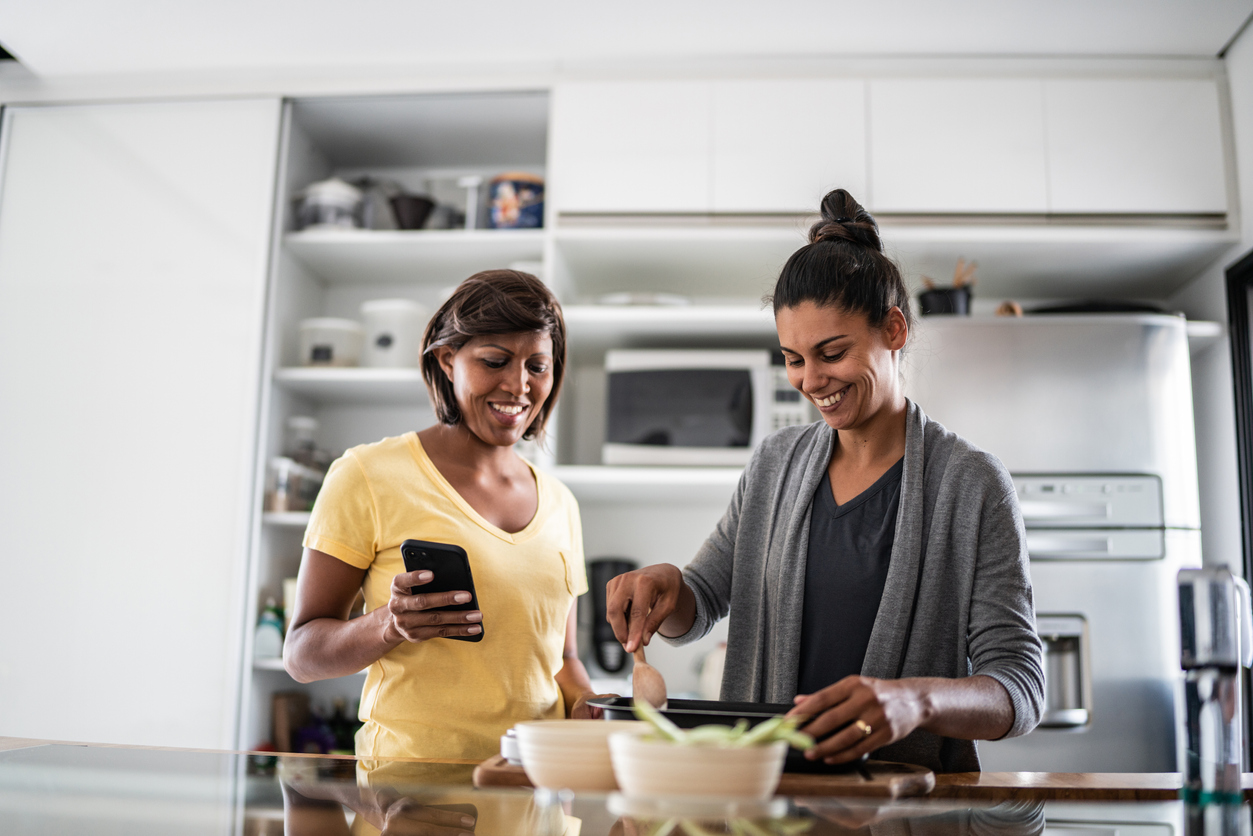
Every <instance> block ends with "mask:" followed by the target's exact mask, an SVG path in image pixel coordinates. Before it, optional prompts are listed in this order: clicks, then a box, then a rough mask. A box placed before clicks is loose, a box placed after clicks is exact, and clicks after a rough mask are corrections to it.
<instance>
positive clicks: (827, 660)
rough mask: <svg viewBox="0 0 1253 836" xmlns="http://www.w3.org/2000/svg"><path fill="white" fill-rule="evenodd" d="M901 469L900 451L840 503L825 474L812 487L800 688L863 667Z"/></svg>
mask: <svg viewBox="0 0 1253 836" xmlns="http://www.w3.org/2000/svg"><path fill="white" fill-rule="evenodd" d="M904 468H905V460H904V459H903V458H902V459H901V460H900V461H898V462H897V463H896V464H894V465H892V466H891V467H890V468H888V470H887V472H886V473H884V474H883V475H882V476H880V477H879V479H878V481H876V482H875V483H874V484H873V485H871V486H870V487H869V488H867V489H866V490H865V491H863V492H862V493H861V494H859V495H858V496H856V497H854V498H853V499H850V500H849V501H848V502H845V503H844V504H843V505H837V504H836V502H835V497H834V496H833V495H832V493H831V477H830V476H829V475H827V474H823V477H822V482H821V483H820V484H819V485H818V489H817V490H816V491H814V500H813V509H812V511H811V513H810V522H809V551H808V553H807V557H806V559H805V602H804V611H803V613H802V618H801V654H800V667H799V669H798V671H797V673H798V676H797V693H800V694H812V693H813V692H814V691H817V690H819V689H822V688H825V687H826V686H828V685H831V684H832V683H835V682H839V681H840V680H841V679H843V678H844V677H846V676H849V675H851V674H859V673H861V666H862V662H863V661H864V659H865V657H866V646H867V645H868V644H869V643H870V631H871V630H872V629H873V628H874V620H875V616H876V615H877V614H878V612H879V599H880V598H882V597H883V585H884V583H885V582H886V581H887V577H888V563H889V562H890V560H891V557H892V543H893V542H894V541H895V539H896V512H897V510H898V509H899V507H900V501H901V473H902V472H903V471H904Z"/></svg>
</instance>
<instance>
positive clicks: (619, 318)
mask: <svg viewBox="0 0 1253 836" xmlns="http://www.w3.org/2000/svg"><path fill="white" fill-rule="evenodd" d="M564 313H565V319H566V330H567V332H568V333H569V339H570V345H571V346H572V347H577V348H579V349H582V348H585V347H589V346H601V345H618V344H623V343H629V342H630V341H631V340H632V339H634V338H650V337H666V338H669V337H676V336H679V337H683V338H690V337H696V338H699V337H729V338H735V337H761V338H764V339H769V340H771V341H774V340H775V337H776V334H775V328H774V313H773V312H772V311H771V310H770V308H763V307H762V306H761V304H760V303H748V304H743V305H569V306H566V308H565V309H564Z"/></svg>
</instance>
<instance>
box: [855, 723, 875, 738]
mask: <svg viewBox="0 0 1253 836" xmlns="http://www.w3.org/2000/svg"><path fill="white" fill-rule="evenodd" d="M853 725H854V726H856V727H857V730H858V731H859V732H861V736H862V737H870V735H871V734H873V733H874V729H872V728H871V727H870V724H869V723H867V722H865V721H863V720H854V721H853Z"/></svg>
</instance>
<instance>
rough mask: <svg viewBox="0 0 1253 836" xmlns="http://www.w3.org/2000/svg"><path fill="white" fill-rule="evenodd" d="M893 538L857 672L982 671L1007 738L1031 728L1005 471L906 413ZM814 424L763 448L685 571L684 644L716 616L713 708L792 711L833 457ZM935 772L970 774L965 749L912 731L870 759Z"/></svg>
mask: <svg viewBox="0 0 1253 836" xmlns="http://www.w3.org/2000/svg"><path fill="white" fill-rule="evenodd" d="M908 410H909V411H908V416H907V419H906V430H905V464H904V472H903V474H902V476H901V501H900V511H899V512H898V515H897V520H896V539H895V542H894V544H893V546H892V557H891V563H890V565H889V568H888V576H887V582H886V584H885V586H884V589H883V598H882V599H881V601H880V604H879V611H878V615H877V616H876V617H875V623H874V628H873V631H872V632H871V635H870V643H869V646H868V647H867V648H866V659H865V662H864V664H863V665H862V674H863V675H864V676H872V677H878V678H886V679H898V678H901V677H911V676H938V677H948V678H957V677H964V676H970V675H972V674H981V675H984V676H990V677H992V678H993V679H995V680H996V681H998V682H1000V683H1001V684H1002V685H1004V686H1005V690H1006V691H1008V692H1009V697H1010V700H1011V702H1012V703H1013V707H1014V724H1013V726H1012V727H1011V729H1010V731H1009V734H1008V735H1006V736H1007V737H1014V736H1017V735H1021V734H1026V733H1027V732H1029V731H1031V730H1032V729H1033V728H1035V726H1036V724H1037V723H1038V722H1039V721H1040V712H1041V709H1042V707H1043V704H1044V669H1043V665H1042V651H1041V645H1040V640H1039V637H1038V636H1037V635H1036V632H1035V617H1034V611H1033V604H1032V598H1031V580H1030V576H1029V574H1028V571H1027V547H1026V533H1025V531H1024V529H1023V523H1022V514H1021V512H1020V511H1019V508H1018V499H1017V496H1016V494H1015V492H1014V486H1013V482H1012V481H1011V480H1010V478H1009V474H1008V472H1007V471H1006V470H1005V467H1004V465H1002V464H1001V463H1000V461H999V460H998V459H997V458H996V457H995V456H993V455H991V454H990V453H986V452H984V451H982V450H980V449H978V448H976V447H975V446H973V445H972V444H970V443H969V442H967V441H965V440H963V439H962V438H960V437H958V436H956V435H954V434H953V433H951V432H949V431H948V430H946V429H944V427H942V426H941V425H940V424H938V423H936V422H935V421H932V420H930V419H929V418H927V416H926V415H924V414H923V412H922V410H921V409H920V408H919V407H918V406H917V405H916V404H914V403H912V402H910V403H909V406H908ZM834 439H835V432H834V431H833V430H832V429H830V428H829V427H828V426H827V425H826V424H825V423H823V422H821V421H820V422H818V423H815V424H810V425H808V426H803V427H789V428H787V429H784V430H782V431H780V432H778V433H775V434H774V435H772V436H770V437H769V438H767V439H766V440H765V441H764V442H762V444H761V446H760V447H759V448H758V450H757V451H756V453H755V454H754V455H753V459H752V461H751V462H750V463H749V465H748V467H747V468H746V469H745V470H744V474H743V475H742V476H741V477H740V481H739V485H738V486H737V487H736V490H735V495H734V496H733V497H732V499H731V505H730V507H729V508H727V511H726V514H724V515H723V517H722V519H721V521H719V523H718V525H717V527H716V528H715V529H714V532H713V534H711V535H710V536H709V539H708V540H706V541H705V544H704V545H703V546H702V547H701V549H700V551H699V552H698V553H697V555H696V557H695V558H694V559H693V560H692V561H691V563H689V564H688V566H687V567H686V568H685V569H684V570H683V576H684V579H685V580H686V581H687V584H688V586H690V587H691V588H692V591H693V592H694V593H695V595H696V621H695V623H694V624H693V625H692V629H691V630H689V631H688V632H687V634H686V635H683V636H680V637H678V638H676V639H673V640H672V641H673V643H674V644H686V643H688V642H691V641H695V640H696V639H698V638H700V637H701V636H704V635H705V634H706V633H708V632H709V630H710V628H712V627H713V625H714V623H715V622H716V621H718V620H719V619H721V618H724V617H725V616H726V615H727V614H728V612H732V613H734V617H733V618H732V619H731V621H730V624H729V625H728V626H729V635H728V639H727V657H726V667H725V669H724V673H723V679H722V699H724V700H731V701H738V702H773V703H790V702H791V701H792V698H793V697H794V696H795V695H796V683H797V668H798V665H799V657H800V638H801V635H800V634H801V606H802V602H803V601H804V597H805V596H804V583H805V557H806V554H807V552H808V545H809V542H808V541H809V513H810V506H811V505H812V498H813V495H814V491H815V490H816V489H817V487H818V483H819V482H820V481H821V479H822V474H823V472H824V471H825V470H826V467H827V465H828V463H829V462H830V460H831V451H832V445H833V442H834ZM875 757H876V758H882V759H885V760H896V761H904V762H907V763H916V764H920V765H922V766H926V767H929V768H931V769H933V770H936V771H942V772H969V771H976V770H978V769H979V755H978V750H977V748H976V745H975V743H974V742H973V741H969V740H956V739H951V738H943V737H939V736H937V735H934V734H931V733H929V732H924V731H915V732H914V733H913V734H911V735H909V736H908V737H906V738H905V739H904V740H900V741H898V742H896V743H894V744H891V745H890V746H886V747H884V748H883V749H880V750H879V751H878V752H876V753H875Z"/></svg>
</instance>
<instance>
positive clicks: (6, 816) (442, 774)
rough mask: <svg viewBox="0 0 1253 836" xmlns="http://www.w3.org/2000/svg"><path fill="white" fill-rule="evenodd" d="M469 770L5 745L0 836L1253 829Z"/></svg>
mask: <svg viewBox="0 0 1253 836" xmlns="http://www.w3.org/2000/svg"><path fill="white" fill-rule="evenodd" d="M2 742H4V741H3V740H2V739H0V743H2ZM473 766H474V765H473V764H471V763H455V762H441V761H402V760H376V759H368V758H364V759H360V760H358V759H355V758H334V757H322V756H286V755H285V756H282V757H279V758H269V759H267V758H264V757H260V756H257V755H249V754H246V753H231V752H213V751H194V750H172V749H144V748H133V747H131V748H128V747H95V746H79V745H63V744H61V745H57V744H52V745H36V746H28V747H26V748H10V749H7V750H6V749H5V748H4V747H0V833H6V834H9V833H13V834H23V836H27V834H31V835H32V836H43V835H44V834H48V836H51V834H65V833H74V834H84V835H90V834H102V836H103V834H110V835H111V834H122V833H125V834H129V835H134V834H138V835H139V836H147V834H152V836H156V834H162V836H166V834H171V833H177V834H180V836H184V835H185V834H191V835H192V836H198V834H206V836H207V834H214V836H224V835H225V834H231V836H276V834H288V836H331V834H337V836H338V835H339V834H345V835H346V834H353V836H358V834H375V833H386V834H400V833H405V834H422V836H470V835H471V834H473V836H802V834H805V836H828V835H829V834H830V835H831V836H834V834H844V833H861V834H874V835H875V836H897V834H900V836H924V834H925V836H931V834H936V835H937V836H938V834H955V836H967V834H968V836H1037V834H1048V836H1064V835H1065V834H1072V835H1073V834H1078V833H1083V834H1101V836H1114V834H1115V833H1117V834H1120V835H1121V836H1180V834H1185V833H1186V834H1188V836H1200V834H1202V833H1204V834H1206V835H1207V836H1211V834H1221V836H1227V834H1231V836H1236V835H1237V834H1239V833H1241V830H1242V828H1243V832H1244V833H1248V832H1249V830H1248V828H1249V807H1248V805H1247V804H1245V805H1240V806H1236V807H1231V808H1220V809H1212V810H1208V811H1201V812H1199V813H1196V814H1194V815H1190V814H1189V810H1188V809H1187V808H1185V806H1184V805H1183V803H1182V802H1179V801H1161V800H1156V801H1120V802H1079V801H1056V800H1046V799H1047V798H1049V796H1048V795H1043V796H1042V797H1040V798H1034V799H1033V798H1027V797H1022V796H1021V793H1020V794H1019V796H1018V797H1014V798H1009V799H1004V798H1002V799H978V798H936V797H932V798H917V799H900V800H888V799H865V798H862V799H854V798H824V797H807V798H790V799H788V798H778V799H774V800H772V801H770V802H766V803H756V804H747V803H745V804H727V803H725V802H718V803H713V804H710V803H699V802H697V801H692V800H685V801H681V802H676V801H669V802H653V803H651V804H649V803H646V802H642V801H639V800H634V799H626V798H623V797H622V796H620V795H617V794H610V795H602V794H578V795H575V794H572V793H569V792H562V793H553V792H547V791H542V790H541V791H532V790H529V789H478V788H475V787H474V786H473V784H472V782H471V775H472V772H473ZM1022 775H1023V778H1022V780H1021V781H1020V782H1019V783H1020V785H1028V784H1030V783H1031V780H1030V776H1031V775H1033V774H1032V773H1023V774H1022ZM941 777H944V776H941ZM1126 778H1127V779H1128V780H1130V779H1132V778H1133V776H1126ZM1169 778H1170V776H1159V779H1158V780H1159V782H1161V781H1162V780H1167V781H1168V780H1169ZM1059 780H1060V779H1054V782H1053V783H1054V784H1056V783H1057V782H1058V781H1059ZM1037 783H1038V776H1037ZM1053 797H1054V798H1055V797H1056V796H1053Z"/></svg>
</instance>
